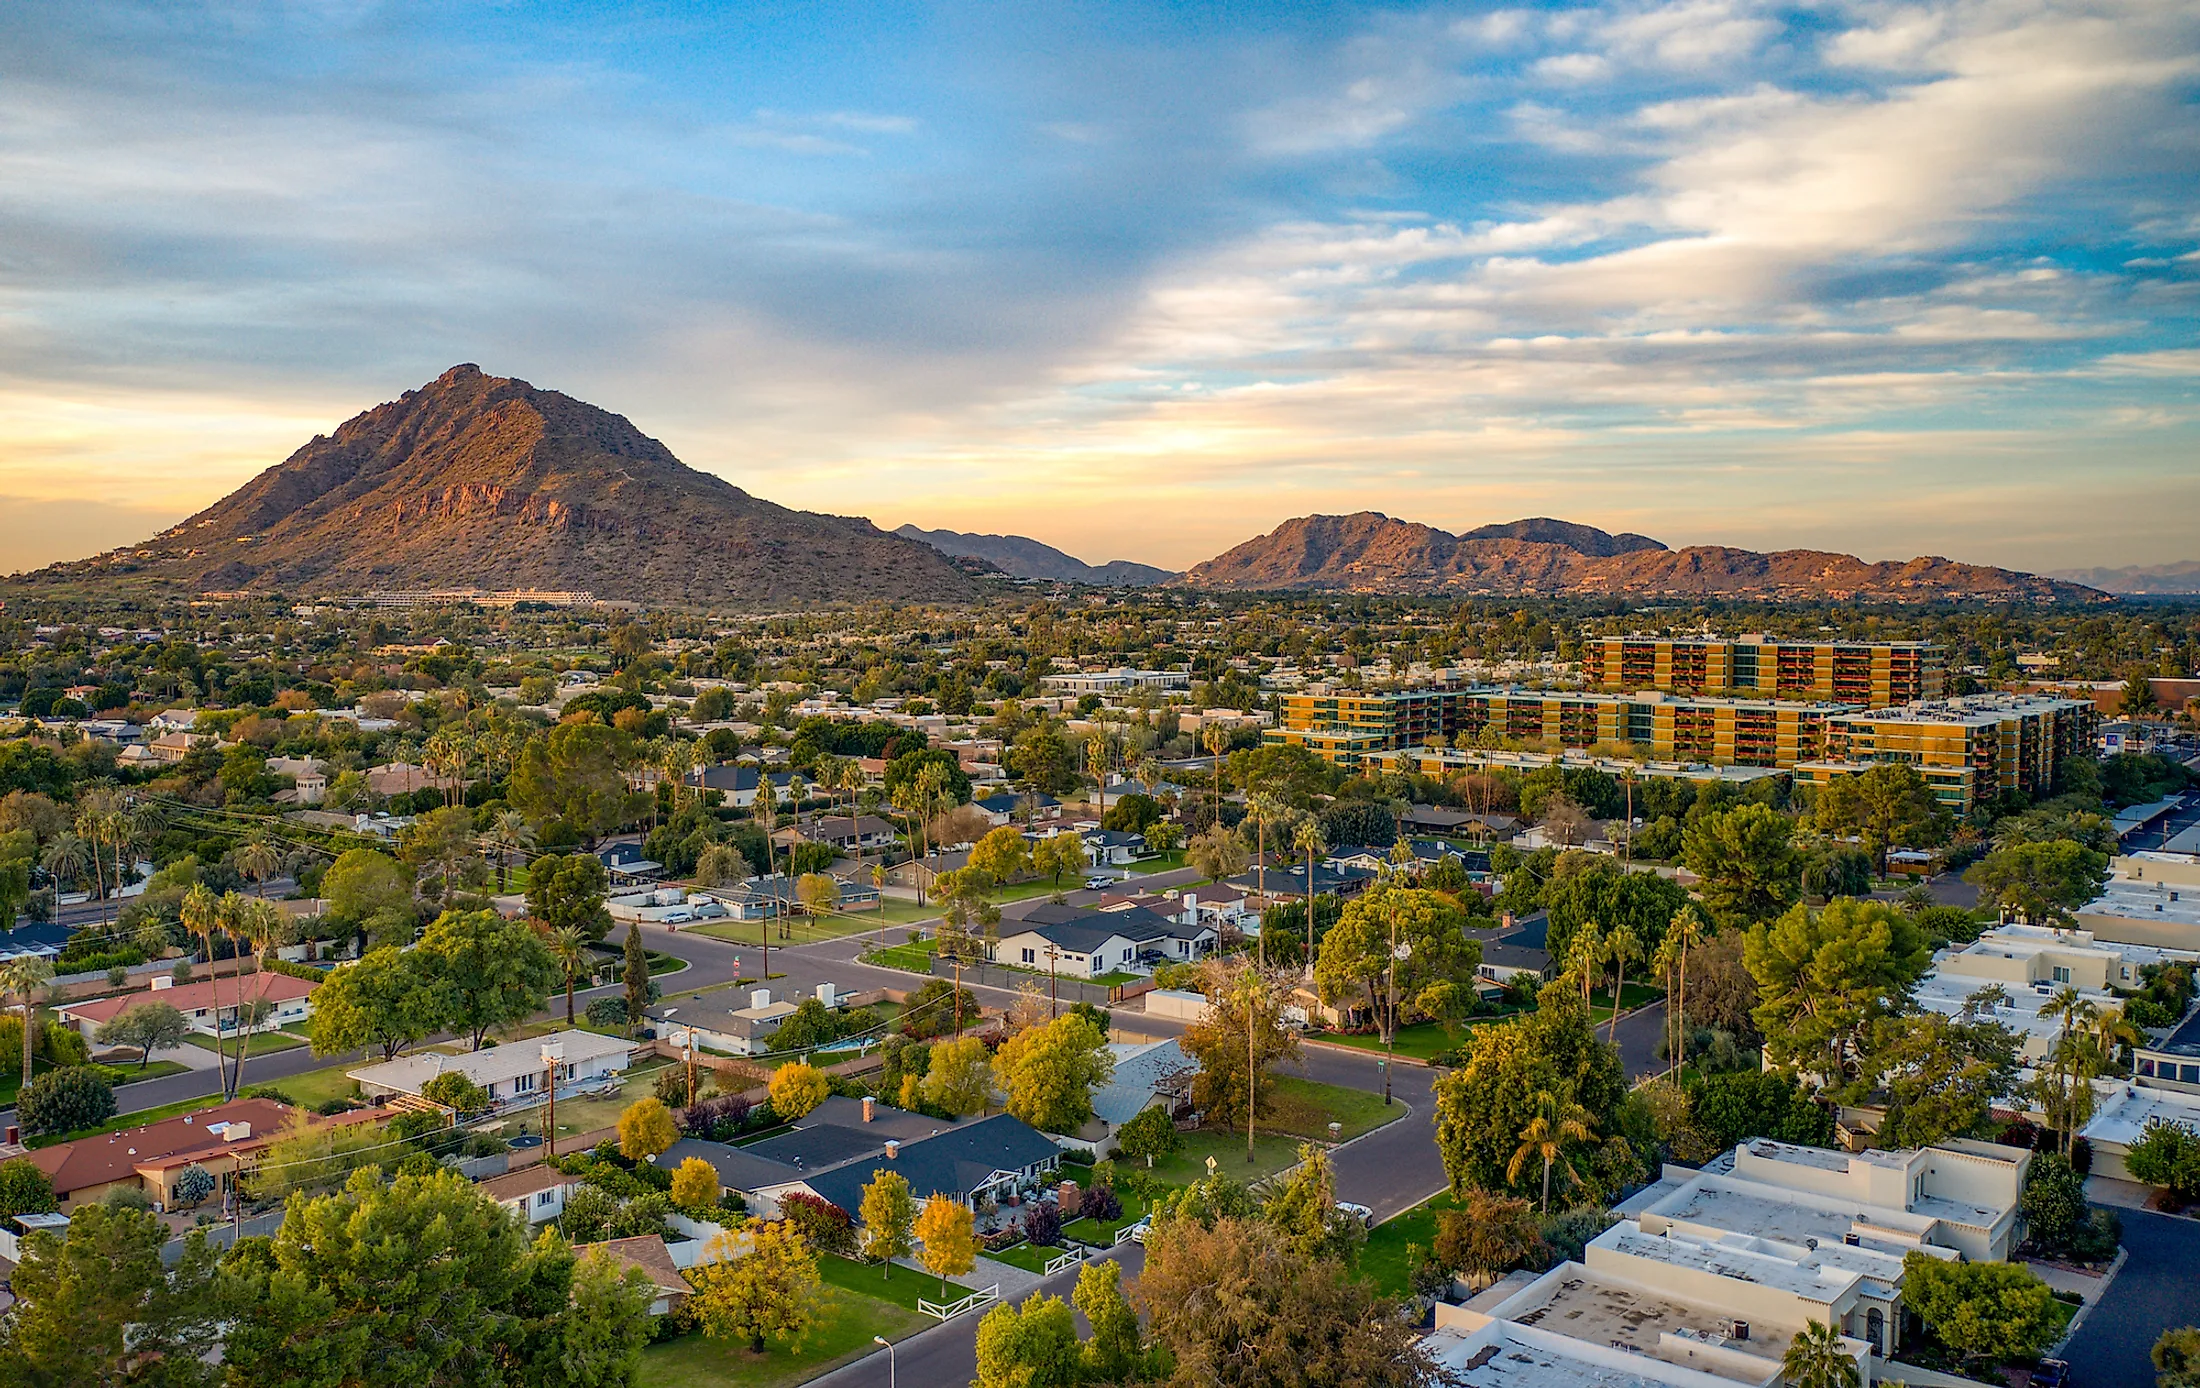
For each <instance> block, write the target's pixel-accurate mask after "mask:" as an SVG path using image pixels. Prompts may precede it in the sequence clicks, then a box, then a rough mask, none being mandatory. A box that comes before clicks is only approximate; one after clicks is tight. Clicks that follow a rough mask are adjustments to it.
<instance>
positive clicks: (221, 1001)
mask: <svg viewBox="0 0 2200 1388" xmlns="http://www.w3.org/2000/svg"><path fill="white" fill-rule="evenodd" d="M240 987H241V990H242V993H243V997H242V1001H243V1002H244V1003H247V1004H251V1003H260V1002H264V1003H266V1004H267V1010H266V1012H265V1015H264V1016H262V1018H261V1019H260V1021H259V1022H258V1023H257V1024H256V1025H254V1026H253V1027H251V1028H250V1029H251V1030H252V1031H281V1030H283V1029H285V1028H287V1027H295V1026H302V1025H304V1023H305V1021H306V1019H307V1018H309V1017H311V1016H312V1015H313V990H314V989H316V988H318V987H320V984H318V983H316V982H314V981H313V980H311V979H304V978H292V977H291V976H290V975H289V974H279V973H272V972H267V971H264V970H263V971H262V972H260V973H256V974H251V975H248V976H247V977H246V978H245V979H244V981H243V983H242V984H241V985H240V984H239V983H238V982H237V981H236V980H234V979H231V978H226V977H225V978H219V979H214V978H209V979H202V980H200V981H199V982H197V983H177V982H176V981H175V980H174V979H172V978H170V977H168V976H167V975H165V974H156V975H155V976H154V977H153V984H152V987H150V988H142V989H137V990H134V991H131V992H128V993H118V994H115V995H114V996H112V997H105V998H88V999H85V1000H83V1001H80V1002H66V1003H61V1004H59V1005H57V1006H56V1007H55V1008H54V1015H55V1016H57V1017H59V1018H60V1019H61V1020H62V1021H64V1022H67V1023H68V1024H69V1025H71V1026H73V1027H75V1028H76V1029H77V1030H78V1031H80V1032H82V1033H83V1034H84V1039H85V1040H87V1041H90V1040H92V1039H94V1038H95V1037H96V1036H97V1035H98V1032H99V1029H100V1028H101V1027H103V1026H105V1025H106V1024H107V1023H109V1022H111V1021H113V1020H114V1019H115V1018H116V1017H119V1016H121V1015H122V1014H123V1013H124V1012H127V1011H129V1010H130V1009H131V1008H133V1007H136V1006H138V1005H139V1004H141V1003H148V1002H164V1003H167V1004H168V1005H169V1006H170V1007H173V1008H175V1009H176V1010H177V1011H178V1012H181V1013H182V1014H183V1019H184V1021H185V1022H187V1023H189V1024H190V1027H191V1030H193V1031H195V1032H197V1033H199V1034H200V1035H201V1036H235V1035H236V1034H237V1009H238V1004H239V1001H240V999H239V996H238V994H239V990H240Z"/></svg>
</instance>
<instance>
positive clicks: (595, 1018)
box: [584, 997, 626, 1027]
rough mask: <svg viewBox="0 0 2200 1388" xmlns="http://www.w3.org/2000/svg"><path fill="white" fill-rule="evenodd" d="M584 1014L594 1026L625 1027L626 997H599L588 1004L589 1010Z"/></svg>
mask: <svg viewBox="0 0 2200 1388" xmlns="http://www.w3.org/2000/svg"><path fill="white" fill-rule="evenodd" d="M584 1015H586V1016H587V1018H588V1024H589V1025H590V1026H592V1027H623V1026H625V1025H626V999H625V998H621V997H607V998H597V999H596V1000H595V1001H593V1002H591V1003H589V1004H588V1011H587V1012H586V1014H584Z"/></svg>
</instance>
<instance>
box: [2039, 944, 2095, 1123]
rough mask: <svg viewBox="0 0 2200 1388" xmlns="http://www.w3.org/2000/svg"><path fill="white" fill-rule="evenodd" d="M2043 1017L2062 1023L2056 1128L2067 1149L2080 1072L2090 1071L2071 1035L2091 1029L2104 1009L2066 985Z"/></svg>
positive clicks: (2043, 1010)
mask: <svg viewBox="0 0 2200 1388" xmlns="http://www.w3.org/2000/svg"><path fill="white" fill-rule="evenodd" d="M2040 1015H2041V1016H2042V1017H2049V1018H2053V1019H2055V1020H2057V1021H2059V1022H2061V1023H2062V1026H2061V1028H2060V1030H2059V1032H2058V1033H2057V1035H2056V1038H2055V1050H2054V1054H2053V1057H2052V1067H2053V1073H2054V1083H2055V1089H2056V1096H2055V1097H2056V1104H2057V1107H2058V1109H2060V1111H2061V1112H2060V1117H2059V1118H2058V1120H2057V1122H2056V1127H2057V1128H2058V1129H2060V1130H2061V1132H2060V1140H2061V1144H2062V1145H2063V1146H2065V1147H2067V1146H2068V1145H2069V1142H2070V1137H2071V1133H2070V1129H2071V1128H2072V1127H2073V1126H2075V1125H2074V1124H2073V1123H2072V1122H2071V1110H2072V1108H2073V1107H2074V1105H2075V1091H2076V1089H2077V1086H2078V1084H2079V1083H2080V1081H2079V1078H2078V1074H2079V1071H2080V1070H2082V1069H2086V1068H2090V1067H2088V1066H2087V1065H2086V1063H2085V1061H2086V1059H2087V1057H2085V1056H2083V1055H2081V1054H2080V1052H2081V1050H2082V1049H2083V1048H2081V1047H2078V1046H2075V1045H2073V1044H2072V1042H2071V1036H2070V1034H2071V1032H2072V1031H2076V1030H2083V1029H2084V1028H2086V1027H2088V1026H2090V1025H2091V1024H2092V1023H2093V1020H2094V1019H2095V1018H2096V1017H2098V1016H2099V1015H2100V1009H2098V1008H2096V1007H2095V1006H2094V1005H2093V1004H2092V1003H2091V1002H2089V1001H2087V999H2086V997H2085V995H2084V994H2082V993H2080V992H2079V991H2078V990H2077V989H2076V988H2075V987H2073V986H2072V985H2070V984H2068V983H2065V984H2064V985H2063V986H2062V987H2060V988H2057V989H2056V990H2055V991H2054V992H2053V993H2052V994H2051V995H2049V997H2048V999H2047V1001H2046V1002H2045V1003H2043V1004H2041V1005H2040Z"/></svg>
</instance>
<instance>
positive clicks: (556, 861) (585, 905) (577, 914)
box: [527, 853, 611, 941]
mask: <svg viewBox="0 0 2200 1388" xmlns="http://www.w3.org/2000/svg"><path fill="white" fill-rule="evenodd" d="M610 895H611V874H610V873H609V872H608V871H606V870H605V868H604V865H603V863H602V861H601V860H600V859H598V858H597V857H596V855H595V854H593V853H574V854H563V855H561V854H556V853H550V854H545V855H544V856H542V857H540V858H537V859H536V860H535V861H534V863H533V865H531V866H530V867H529V868H528V869H527V914H528V915H530V916H533V917H534V918H535V919H536V920H538V921H541V922H542V923H543V925H544V926H545V927H547V928H548V929H550V930H552V931H558V930H578V931H580V932H581V933H582V934H583V935H585V936H586V937H587V938H588V939H589V940H591V941H595V940H601V939H602V938H604V936H606V935H609V934H610V933H611V913H610V912H608V911H606V910H605V909H604V901H605V899H606V898H608V897H609V896H610Z"/></svg>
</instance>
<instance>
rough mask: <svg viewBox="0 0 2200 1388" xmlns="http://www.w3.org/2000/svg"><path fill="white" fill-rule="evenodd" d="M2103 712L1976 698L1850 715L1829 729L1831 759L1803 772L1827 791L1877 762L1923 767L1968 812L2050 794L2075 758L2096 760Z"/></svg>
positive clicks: (2083, 705)
mask: <svg viewBox="0 0 2200 1388" xmlns="http://www.w3.org/2000/svg"><path fill="white" fill-rule="evenodd" d="M2099 722H2100V713H2099V711H2098V710H2097V709H2095V708H2094V707H2093V705H2092V704H2091V703H2089V702H2087V701H2085V700H2083V699H2059V698H2046V697H2041V696H2036V695H2023V694H1973V695H1969V696H1967V697H1964V698H1959V699H1934V700H1928V701H1926V702H1923V703H1915V704H1908V705H1905V706H1903V707H1901V708H1891V709H1878V710H1866V711H1858V712H1844V713H1842V714H1840V715H1838V716H1836V717H1834V718H1832V719H1829V720H1828V722H1827V724H1826V728H1825V755H1824V758H1823V759H1822V760H1815V759H1814V760H1808V761H1805V762H1804V763H1802V764H1799V765H1798V766H1797V767H1796V779H1797V780H1798V781H1799V782H1801V783H1802V784H1805V785H1825V784H1827V783H1828V782H1830V781H1833V780H1835V779H1837V778H1839V777H1841V776H1852V775H1856V774H1858V773H1859V772H1860V771H1862V770H1865V769H1867V768H1868V767H1870V766H1871V765H1872V764H1874V763H1877V762H1890V761H1891V762H1904V763H1907V764H1908V765H1910V766H1914V767H1916V768H1917V770H1918V772H1919V774H1920V775H1922V776H1923V777H1924V778H1925V782H1926V784H1927V785H1929V786H1931V787H1932V790H1933V794H1934V795H1935V796H1936V797H1937V798H1938V799H1939V800H1940V802H1941V803H1942V804H1943V805H1946V806H1947V807H1948V808H1949V809H1951V810H1953V811H1955V812H1956V813H1958V814H1963V813H1967V812H1968V811H1969V810H1970V809H1971V808H1972V806H1974V805H1976V804H1977V803H1978V802H1979V801H1981V800H1991V799H1994V798H1996V797H1997V796H2000V795H2002V794H2003V793H2005V792H2009V791H2022V792H2024V793H2025V794H2027V795H2044V794H2046V793H2048V791H2049V790H2050V788H2051V787H2052V786H2053V785H2054V783H2055V776H2056V773H2057V771H2058V770H2059V769H2060V768H2061V767H2062V765H2063V763H2064V762H2065V761H2067V760H2069V759H2070V758H2073V757H2090V756H2092V755H2093V741H2094V732H2095V729H2096V728H2097V726H2098V725H2099Z"/></svg>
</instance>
